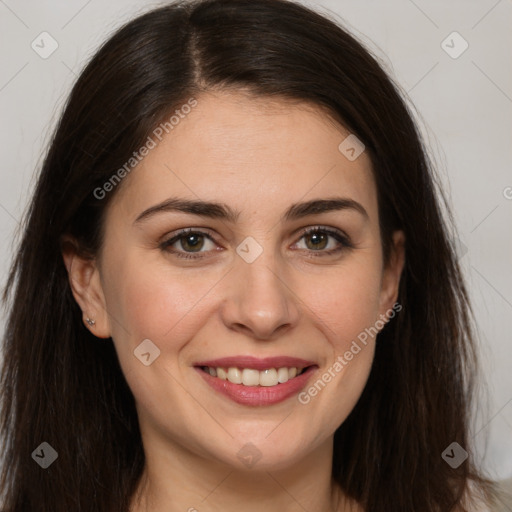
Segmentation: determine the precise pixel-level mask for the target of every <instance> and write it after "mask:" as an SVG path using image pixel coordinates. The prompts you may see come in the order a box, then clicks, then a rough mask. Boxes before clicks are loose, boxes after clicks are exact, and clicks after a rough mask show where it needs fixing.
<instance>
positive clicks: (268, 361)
mask: <svg viewBox="0 0 512 512" xmlns="http://www.w3.org/2000/svg"><path fill="white" fill-rule="evenodd" d="M204 366H210V367H212V368H219V367H220V368H230V367H236V368H240V369H243V368H252V369H254V370H259V371H262V370H266V369H268V368H276V369H277V368H282V367H285V366H286V367H288V368H291V367H296V368H306V367H307V368H306V370H305V371H304V372H303V373H302V374H301V375H299V376H297V377H294V378H293V379H290V380H289V381H288V382H285V383H283V384H277V385H276V386H268V387H267V386H244V385H243V384H233V383H232V382H229V381H228V380H223V379H218V378H217V377H212V376H211V375H210V374H209V373H207V372H205V371H203V370H202V367H204ZM195 369H196V370H197V371H198V372H199V374H200V375H201V377H202V378H203V379H204V380H205V382H206V383H207V384H208V385H209V386H211V387H212V388H213V389H214V390H215V391H218V392H219V393H221V394H222V395H224V396H226V397H228V398H230V399H231V400H233V401H234V402H236V403H238V404H242V405H249V406H265V405H272V404H277V403H279V402H282V401H284V400H286V399H287V398H290V397H291V396H293V395H295V394H297V393H298V392H299V391H300V390H301V389H303V388H304V387H305V386H306V384H307V382H308V380H309V379H310V377H311V376H312V375H313V373H315V371H316V370H317V369H318V366H317V365H316V364H315V363H314V362H312V361H307V360H305V359H299V358H296V357H287V356H279V357H268V358H265V359H258V358H256V357H252V356H235V357H224V358H221V359H212V360H208V361H200V362H198V363H197V364H196V365H195Z"/></svg>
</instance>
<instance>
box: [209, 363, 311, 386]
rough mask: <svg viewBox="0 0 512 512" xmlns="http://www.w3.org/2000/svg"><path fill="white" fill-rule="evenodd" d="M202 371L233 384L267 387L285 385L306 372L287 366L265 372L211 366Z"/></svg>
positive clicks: (252, 369)
mask: <svg viewBox="0 0 512 512" xmlns="http://www.w3.org/2000/svg"><path fill="white" fill-rule="evenodd" d="M201 369H202V370H203V371H204V372H206V373H209V374H210V375H211V376H212V377H216V378H217V379H221V380H227V381H229V382H232V383H233V384H242V385H243V386H265V387H269V386H277V385H278V384H284V383H285V382H288V381H289V380H291V379H294V378H295V377H297V376H298V375H301V374H302V372H303V371H304V370H305V368H296V367H291V368H287V367H286V366H284V367H281V368H268V369H266V370H263V371H259V370H255V369H254V368H243V369H242V368H236V367H231V368H222V367H216V368H215V367H211V366H202V367H201Z"/></svg>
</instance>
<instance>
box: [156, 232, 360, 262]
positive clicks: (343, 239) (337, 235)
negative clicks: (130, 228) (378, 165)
mask: <svg viewBox="0 0 512 512" xmlns="http://www.w3.org/2000/svg"><path fill="white" fill-rule="evenodd" d="M312 233H324V234H327V235H329V236H332V237H333V238H334V239H335V240H337V241H338V242H339V243H340V244H342V246H341V247H337V248H335V249H330V250H328V251H322V250H319V251H314V250H309V251H310V252H311V253H313V255H312V256H311V257H313V258H318V257H326V256H331V255H334V254H336V253H339V252H341V251H344V250H346V249H351V248H353V247H354V246H353V244H352V243H351V241H350V239H349V238H348V237H347V236H346V235H344V234H343V233H342V232H340V231H337V230H333V229H330V228H326V227H323V226H314V227H311V228H307V229H305V230H304V231H302V233H301V236H300V238H299V240H301V239H302V238H303V237H305V236H307V235H310V234H312ZM187 235H200V236H205V237H206V238H208V239H210V240H211V241H212V242H214V243H215V240H214V239H213V237H212V236H210V235H209V234H208V233H206V232H204V231H199V230H196V229H193V228H187V229H183V230H181V231H179V232H178V233H177V234H176V235H175V236H173V237H172V238H170V239H168V240H165V241H163V242H162V243H161V244H160V246H159V247H160V249H162V250H164V251H167V252H170V253H171V254H174V255H176V256H177V257H178V258H183V259H189V260H197V259H202V258H204V256H199V254H204V253H202V252H199V253H195V254H197V256H196V255H195V254H194V253H187V252H180V251H176V250H169V247H171V246H172V245H174V243H175V242H178V241H179V240H181V239H182V238H185V237H186V236H187ZM305 250H308V249H305ZM206 252H207V251H206ZM315 253H317V254H315Z"/></svg>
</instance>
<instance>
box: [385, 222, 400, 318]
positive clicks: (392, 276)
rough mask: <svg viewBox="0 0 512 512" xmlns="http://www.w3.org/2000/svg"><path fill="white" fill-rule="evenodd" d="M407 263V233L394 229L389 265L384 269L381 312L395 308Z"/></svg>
mask: <svg viewBox="0 0 512 512" xmlns="http://www.w3.org/2000/svg"><path fill="white" fill-rule="evenodd" d="M404 264H405V234H404V232H403V231H394V232H393V237H392V244H391V248H390V257H389V263H388V265H387V266H386V267H385V268H384V269H383V272H382V280H381V289H380V305H379V313H380V314H381V315H385V313H386V311H388V310H390V309H392V308H393V305H394V304H395V303H396V300H397V298H398V288H399V285H400V277H401V275H402V270H403V268H404Z"/></svg>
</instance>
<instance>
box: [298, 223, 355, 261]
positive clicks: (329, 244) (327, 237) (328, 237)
mask: <svg viewBox="0 0 512 512" xmlns="http://www.w3.org/2000/svg"><path fill="white" fill-rule="evenodd" d="M302 239H304V240H305V247H304V248H303V247H299V249H304V250H307V251H310V252H312V253H318V254H315V255H314V256H329V255H331V254H335V253H339V252H341V251H343V250H345V249H348V248H352V247H353V245H352V243H351V242H350V239H349V238H348V237H347V236H346V235H344V234H343V233H341V232H338V231H334V230H332V229H328V228H322V227H313V228H309V229H307V230H306V231H304V232H303V234H302V237H301V240H302Z"/></svg>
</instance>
